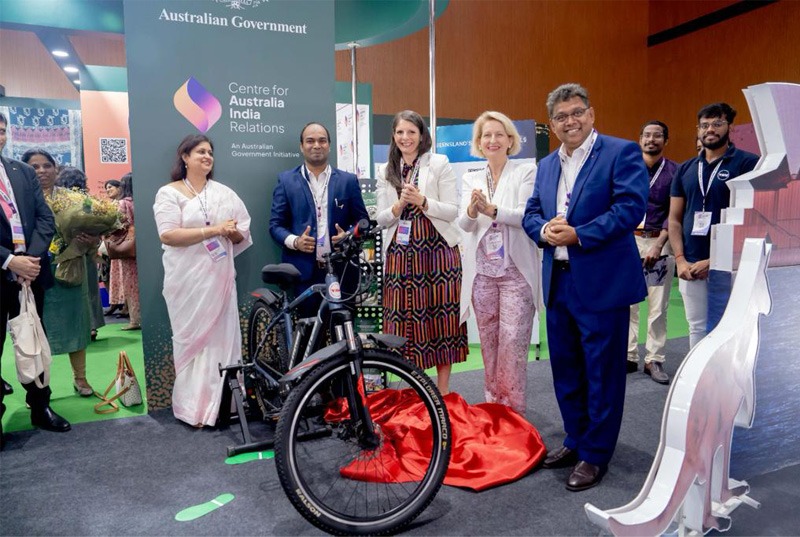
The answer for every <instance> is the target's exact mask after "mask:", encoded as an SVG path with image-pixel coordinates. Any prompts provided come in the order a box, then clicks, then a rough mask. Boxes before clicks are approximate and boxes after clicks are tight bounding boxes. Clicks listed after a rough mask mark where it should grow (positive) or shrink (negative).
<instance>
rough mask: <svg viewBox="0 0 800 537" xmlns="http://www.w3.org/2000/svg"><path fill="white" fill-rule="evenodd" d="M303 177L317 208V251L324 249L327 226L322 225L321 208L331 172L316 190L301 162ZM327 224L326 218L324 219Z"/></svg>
mask: <svg viewBox="0 0 800 537" xmlns="http://www.w3.org/2000/svg"><path fill="white" fill-rule="evenodd" d="M327 169H328V168H327V167H326V168H325V171H327ZM301 173H302V174H303V177H305V180H306V181H307V182H308V189H309V190H310V191H311V197H312V198H314V206H315V208H316V210H317V243H316V247H317V251H318V252H319V251H324V250H325V244H326V239H327V234H328V226H327V225H324V226H323V225H322V224H321V221H322V209H323V207H324V206H325V194H327V192H328V183H329V182H330V180H331V175H333V174H332V173H328V174H327V177H325V183H324V184H323V185H322V189H321V190H320V191H319V192H318V191H317V190H316V189H315V188H314V187H313V186H312V184H311V172H310V171H309V170H308V167H307V166H306V165H305V164H303V168H302V172H301ZM326 224H327V220H326Z"/></svg>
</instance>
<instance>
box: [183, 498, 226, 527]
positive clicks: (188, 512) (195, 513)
mask: <svg viewBox="0 0 800 537" xmlns="http://www.w3.org/2000/svg"><path fill="white" fill-rule="evenodd" d="M232 499H233V494H220V495H219V496H217V497H216V498H214V499H213V500H211V501H209V502H206V503H201V504H200V505H193V506H192V507H187V508H186V509H184V510H183V511H181V512H179V513H178V514H177V515H175V520H177V521H178V522H189V521H190V520H194V519H196V518H200V517H201V516H205V515H207V514H208V513H210V512H212V511H216V510H217V509H219V508H220V507H222V506H223V505H225V504H226V503H228V502H230V501H231V500H232Z"/></svg>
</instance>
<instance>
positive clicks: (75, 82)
mask: <svg viewBox="0 0 800 537" xmlns="http://www.w3.org/2000/svg"><path fill="white" fill-rule="evenodd" d="M72 83H73V84H79V85H80V83H81V81H80V80H73V81H72Z"/></svg>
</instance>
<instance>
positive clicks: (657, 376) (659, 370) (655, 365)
mask: <svg viewBox="0 0 800 537" xmlns="http://www.w3.org/2000/svg"><path fill="white" fill-rule="evenodd" d="M644 374H645V375H650V378H651V379H653V380H654V381H656V382H658V383H659V384H669V375H667V374H666V373H665V372H664V366H662V365H661V362H650V363H649V364H644Z"/></svg>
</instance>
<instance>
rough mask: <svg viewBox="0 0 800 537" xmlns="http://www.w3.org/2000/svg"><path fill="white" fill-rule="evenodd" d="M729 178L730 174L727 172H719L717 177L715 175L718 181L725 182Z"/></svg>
mask: <svg viewBox="0 0 800 537" xmlns="http://www.w3.org/2000/svg"><path fill="white" fill-rule="evenodd" d="M730 176H731V172H729V171H728V170H720V171H719V175H717V177H719V180H720V181H727V180H728V177H730Z"/></svg>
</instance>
